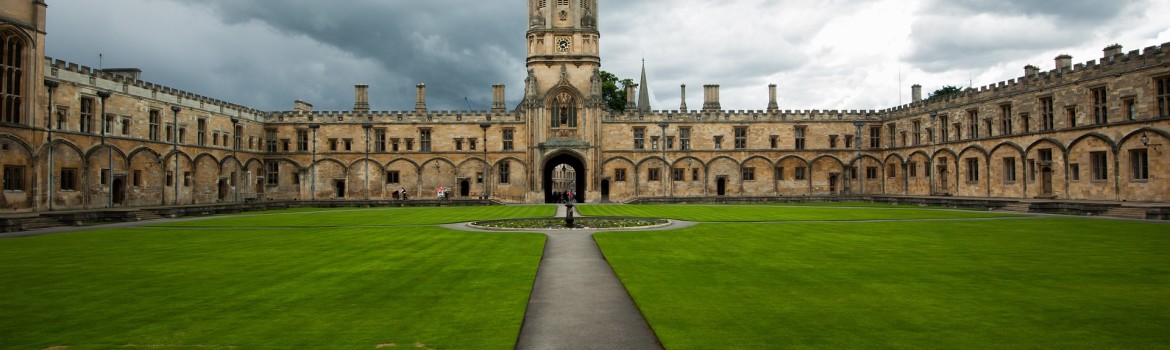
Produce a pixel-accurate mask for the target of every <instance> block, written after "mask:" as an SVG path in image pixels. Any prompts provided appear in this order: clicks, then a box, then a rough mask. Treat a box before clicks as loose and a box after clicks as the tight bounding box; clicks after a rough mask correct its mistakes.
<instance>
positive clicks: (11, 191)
mask: <svg viewBox="0 0 1170 350" xmlns="http://www.w3.org/2000/svg"><path fill="white" fill-rule="evenodd" d="M4 193H15V194H23V193H24V191H20V190H4Z"/></svg>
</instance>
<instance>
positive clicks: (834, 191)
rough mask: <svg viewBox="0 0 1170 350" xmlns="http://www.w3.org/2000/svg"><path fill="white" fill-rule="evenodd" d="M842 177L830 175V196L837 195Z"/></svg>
mask: <svg viewBox="0 0 1170 350" xmlns="http://www.w3.org/2000/svg"><path fill="white" fill-rule="evenodd" d="M838 179H840V176H839V175H837V174H829V194H837V182H839V180H838Z"/></svg>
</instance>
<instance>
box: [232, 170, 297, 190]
mask: <svg viewBox="0 0 1170 350" xmlns="http://www.w3.org/2000/svg"><path fill="white" fill-rule="evenodd" d="M232 174H233V175H232V177H233V178H235V173H232ZM292 184H293V185H300V184H301V171H300V170H293V172H292ZM232 186H235V185H232Z"/></svg>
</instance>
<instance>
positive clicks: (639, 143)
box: [634, 128, 646, 149]
mask: <svg viewBox="0 0 1170 350" xmlns="http://www.w3.org/2000/svg"><path fill="white" fill-rule="evenodd" d="M634 149H646V128H634Z"/></svg>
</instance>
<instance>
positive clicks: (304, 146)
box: [297, 130, 309, 152]
mask: <svg viewBox="0 0 1170 350" xmlns="http://www.w3.org/2000/svg"><path fill="white" fill-rule="evenodd" d="M308 151H309V131H308V130H297V152H308Z"/></svg>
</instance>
